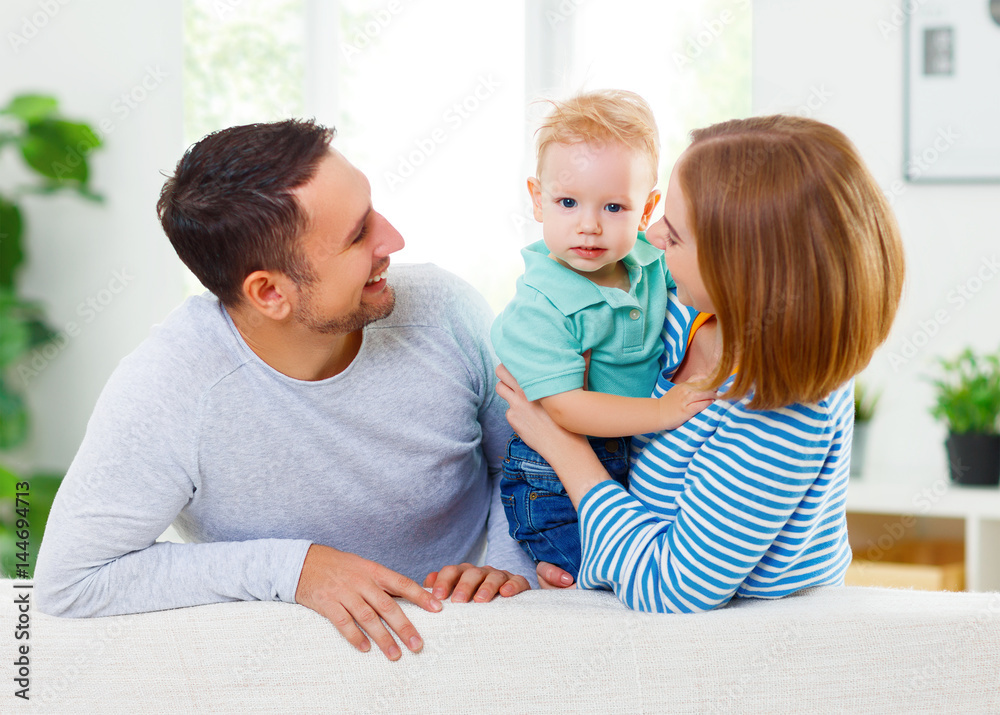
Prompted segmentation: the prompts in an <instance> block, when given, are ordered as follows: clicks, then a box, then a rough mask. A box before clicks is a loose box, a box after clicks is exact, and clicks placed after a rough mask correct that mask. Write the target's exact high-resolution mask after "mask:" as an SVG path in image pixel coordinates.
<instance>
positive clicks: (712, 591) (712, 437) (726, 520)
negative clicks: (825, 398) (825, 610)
mask: <svg viewBox="0 0 1000 715" xmlns="http://www.w3.org/2000/svg"><path fill="white" fill-rule="evenodd" d="M845 392H849V390H848V391H844V390H841V391H838V393H835V396H836V400H835V402H836V404H832V405H827V404H824V405H820V406H815V405H814V406H811V407H810V406H804V405H792V406H789V407H786V408H782V409H778V410H773V411H768V412H761V411H754V410H748V409H746V407H745V405H744V404H743V403H742V402H740V403H735V404H730V405H727V407H728V410H723V408H722V407H715V408H713V409H712V410H709V411H706V413H703V414H704V415H705V418H704V419H701V416H699V418H696V420H694V421H692V423H690V424H689V425H688V426H686V427H685V428H684V429H683V432H684V433H685V434H684V435H676V434H673V435H670V434H668V435H660V436H658V437H657V438H654V439H653V440H651V441H650V443H649V444H648V445H647V446H646V448H645V450H644V451H643V453H642V454H641V455H640V457H639V459H638V461H637V462H636V464H635V465H634V467H633V471H632V474H631V479H632V482H631V485H630V488H631V489H632V490H633V492H632V493H628V492H625V491H624V490H622V489H615V490H612V489H608V488H607V487H606V486H602V485H598V486H597V487H595V488H594V489H592V490H591V491H590V492H588V493H587V494H586V495H584V497H583V498H582V499H581V501H580V504H579V507H578V509H579V516H580V525H581V539H582V542H583V563H582V566H581V570H580V576H579V582H580V585H581V586H583V587H588V588H610V589H613V590H614V591H615V593H616V594H617V595H618V597H619V598H620V599H621V600H622V601H623V602H624V603H626V605H628V606H629V607H631V608H635V609H638V610H643V611H654V612H669V613H690V612H697V611H705V610H710V609H713V608H716V607H718V606H721V605H724V604H726V603H728V602H729V600H730V599H731V598H732V597H733V596H734V595H735V594H736V593H737V592H739V593H740V594H741V595H748V596H757V597H763V598H777V597H780V596H784V595H787V594H789V593H792V592H794V591H796V590H799V589H801V588H805V587H807V586H816V585H824V584H835V583H840V582H842V579H843V573H844V570H845V569H846V568H847V565H848V563H849V562H850V549H849V547H848V544H847V532H846V527H845V520H844V511H845V508H846V507H845V503H846V502H845V498H846V490H847V476H848V469H847V462H848V460H849V442H848V440H849V435H850V419H851V409H852V408H853V405H851V404H849V396H845V394H841V393H845ZM720 412H721V414H719V413H720ZM692 452H693V456H689V455H691V453H692ZM640 497H641V498H640Z"/></svg>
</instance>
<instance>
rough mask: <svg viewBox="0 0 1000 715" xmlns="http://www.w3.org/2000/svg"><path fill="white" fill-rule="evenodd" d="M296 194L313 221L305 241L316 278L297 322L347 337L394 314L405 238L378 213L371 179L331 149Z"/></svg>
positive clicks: (306, 288) (303, 292) (304, 294)
mask: <svg viewBox="0 0 1000 715" xmlns="http://www.w3.org/2000/svg"><path fill="white" fill-rule="evenodd" d="M295 195H296V198H297V199H298V201H299V204H300V205H301V206H302V209H303V211H304V212H305V214H306V216H307V218H308V223H307V226H306V230H305V232H304V233H303V235H302V236H301V237H300V240H301V242H302V244H301V245H302V250H303V253H304V254H305V258H306V261H307V262H308V264H309V267H310V269H311V272H312V274H313V278H314V280H312V281H310V282H309V283H306V284H303V285H301V286H299V295H298V302H297V304H296V307H295V319H296V320H297V321H298V322H299V323H300V324H301V325H303V326H305V327H307V328H309V329H310V330H313V331H316V332H320V333H327V334H338V335H342V334H347V333H352V332H354V331H356V330H360V329H361V328H363V327H364V326H365V325H367V324H368V323H371V322H373V321H375V320H379V319H381V318H384V317H386V316H387V315H389V314H390V313H391V312H392V309H393V305H394V303H395V295H394V293H393V290H392V287H391V286H389V284H388V280H387V278H386V271H387V270H388V268H389V254H390V253H393V252H395V251H398V250H399V249H401V248H402V247H403V237H402V236H400V235H399V232H398V231H396V229H395V228H393V227H392V224H390V223H389V222H388V221H386V220H385V217H383V216H382V215H381V214H379V213H378V212H376V211H375V210H374V209H373V208H372V201H371V186H370V184H369V183H368V179H367V178H366V177H365V175H364V174H362V173H361V172H360V171H359V170H358V169H356V168H355V167H354V166H352V165H351V163H350V162H348V161H347V159H345V158H344V157H343V156H342V155H341V154H340V153H339V152H337V151H336V150H334V149H331V150H330V153H329V155H328V156H327V157H326V158H325V159H323V161H322V162H320V165H319V167H317V170H316V175H315V176H314V177H313V178H312V180H311V181H309V182H308V183H306V184H304V185H302V186H300V187H299V188H298V189H296V190H295Z"/></svg>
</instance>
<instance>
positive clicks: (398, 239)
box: [375, 211, 405, 256]
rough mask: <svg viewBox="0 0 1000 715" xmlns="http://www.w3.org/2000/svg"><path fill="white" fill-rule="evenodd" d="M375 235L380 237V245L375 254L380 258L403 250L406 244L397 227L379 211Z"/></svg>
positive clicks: (376, 217)
mask: <svg viewBox="0 0 1000 715" xmlns="http://www.w3.org/2000/svg"><path fill="white" fill-rule="evenodd" d="M375 235H376V236H378V245H377V246H376V247H375V253H376V255H379V256H388V255H389V254H390V253H395V252H396V251H398V250H399V249H401V248H402V247H403V246H404V245H405V242H404V241H403V237H402V236H401V235H400V233H399V231H397V230H396V227H395V226H393V225H392V224H391V223H389V221H388V220H387V219H386V217H385V216H383V215H382V214H380V213H379V212H378V211H376V212H375Z"/></svg>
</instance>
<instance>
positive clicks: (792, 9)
mask: <svg viewBox="0 0 1000 715" xmlns="http://www.w3.org/2000/svg"><path fill="white" fill-rule="evenodd" d="M910 5H911V3H910V2H907V1H904V0H841V1H840V2H836V3H826V2H823V3H821V2H816V1H815V0H809V1H808V2H804V1H802V0H795V1H789V0H757V1H756V2H754V4H753V12H754V19H753V23H754V24H753V32H754V36H753V47H754V50H753V62H754V66H753V78H754V79H753V82H754V84H753V91H754V113H756V114H763V113H769V112H774V111H792V112H796V111H797V112H802V113H808V114H809V115H810V116H812V117H814V118H816V119H819V120H822V121H825V122H829V123H830V124H833V125H835V126H837V127H838V128H840V129H841V130H842V131H844V132H845V133H846V134H847V135H848V136H849V137H850V138H851V139H852V140H853V141H854V143H855V144H856V145H857V146H858V148H859V150H860V151H861V154H862V155H863V156H864V158H865V160H866V161H867V162H868V164H869V166H870V168H871V169H872V172H873V173H874V175H875V178H876V179H877V180H878V181H879V183H880V184H881V186H882V187H883V189H884V190H885V191H886V193H887V194H889V196H890V198H891V199H892V201H893V206H894V208H895V210H896V214H897V217H898V219H899V223H900V226H901V228H902V233H903V240H904V242H905V245H906V257H907V285H906V288H905V294H904V300H903V305H902V308H901V310H900V313H899V315H898V317H897V320H896V324H895V327H894V329H893V333H892V336H891V337H890V339H889V341H888V343H887V344H886V345H885V347H884V348H883V349H882V350H880V351H879V353H878V354H877V355H876V356H875V358H874V360H873V361H872V364H871V366H870V367H869V369H868V370H867V371H866V372H865V374H864V375H863V377H862V379H863V380H865V381H866V382H869V383H871V384H874V385H878V386H883V387H884V390H885V391H884V395H883V398H882V401H881V409H880V411H879V413H878V415H877V417H876V421H875V423H874V425H873V435H872V440H873V442H874V443H873V444H872V445H871V446H870V447H869V449H870V450H871V453H870V455H869V459H868V460H867V462H866V467H867V468H868V469H867V472H868V474H867V475H866V476H867V478H870V479H879V480H919V481H921V482H925V481H928V480H932V479H935V478H938V477H941V476H944V475H945V474H946V459H945V455H944V447H943V442H944V438H945V429H944V427H943V426H941V425H939V424H937V423H935V422H934V421H933V420H932V418H931V417H930V416H929V414H928V408H929V406H930V405H931V402H932V395H931V390H930V387H929V385H928V383H927V382H926V381H925V380H924V379H923V377H922V376H924V375H927V374H929V373H931V372H933V361H934V359H935V358H936V357H937V356H939V355H951V354H953V353H956V352H957V351H958V350H960V349H961V348H962V347H964V346H966V345H972V346H974V347H976V348H977V349H991V350H997V349H998V348H1000V318H998V313H1000V276H998V275H997V273H998V269H1000V265H998V264H997V260H998V258H1000V241H998V240H997V239H998V237H1000V212H998V211H997V207H998V206H1000V185H997V184H962V185H943V184H907V183H905V182H904V181H903V180H902V176H903V170H902V167H903V33H904V26H903V18H904V12H905V7H907V6H910ZM991 89H993V88H991ZM984 90H985V88H984ZM942 129H944V130H947V127H942ZM962 290H965V291H966V292H967V296H968V297H967V298H966V297H963V295H962V292H961V291H962Z"/></svg>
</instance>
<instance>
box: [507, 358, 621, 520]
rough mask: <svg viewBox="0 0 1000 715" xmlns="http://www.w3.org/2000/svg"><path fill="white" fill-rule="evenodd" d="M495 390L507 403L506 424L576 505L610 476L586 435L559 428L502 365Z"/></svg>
mask: <svg viewBox="0 0 1000 715" xmlns="http://www.w3.org/2000/svg"><path fill="white" fill-rule="evenodd" d="M497 377H498V378H500V382H498V383H497V387H496V391H497V394H498V395H500V397H502V398H503V399H505V400H507V404H508V405H509V406H510V408H509V409H508V410H507V422H509V423H510V426H511V427H512V428H513V429H514V431H515V432H517V436H518V437H520V438H521V439H522V440H524V443H525V444H527V445H528V446H529V447H531V448H532V449H533V450H535V451H536V452H538V453H539V454H540V455H542V457H543V458H544V459H545V461H546V462H548V463H549V466H550V467H552V469H553V470H554V471H555V473H556V476H558V477H559V481H561V482H562V484H563V487H565V489H566V494H567V495H568V496H569V499H570V501H571V502H573V506H574V507H575V508H579V504H580V500H581V499H582V498H583V497H584V495H585V494H586V493H587V492H588V491H590V489H591V488H592V487H593V486H594V485H596V484H598V483H600V482H602V481H604V480H608V479H611V476H610V475H609V474H608V473H607V471H606V470H605V469H604V466H603V465H602V464H601V462H600V460H598V459H597V456H596V455H595V454H594V450H592V449H591V448H590V443H589V442H587V438H586V437H584V436H583V435H579V434H574V433H573V432H569V431H568V430H565V429H563V428H562V427H560V426H559V425H557V424H556V423H555V422H554V421H553V420H552V418H551V417H549V415H548V413H547V412H546V411H545V409H544V408H543V407H542V406H541V405H540V404H538V402H537V401H536V402H531V401H529V400H528V398H527V397H525V396H524V392H523V391H522V390H521V387H520V386H519V385H518V384H517V380H515V379H514V376H513V375H511V374H510V372H508V370H507V368H505V367H504V366H503V365H500V366H498V367H497Z"/></svg>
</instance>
